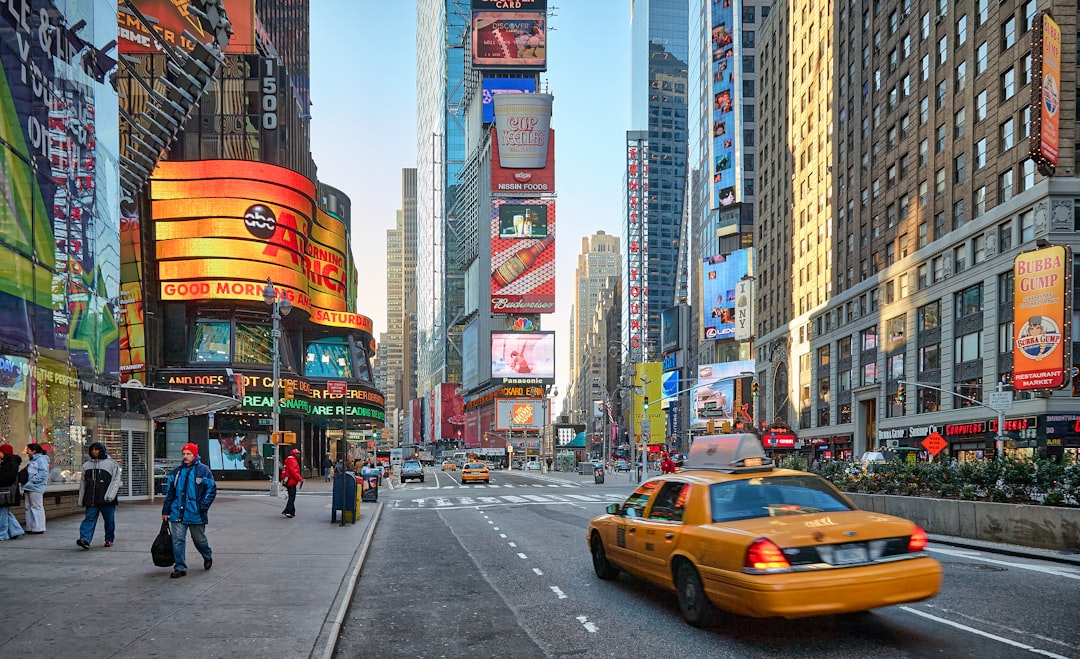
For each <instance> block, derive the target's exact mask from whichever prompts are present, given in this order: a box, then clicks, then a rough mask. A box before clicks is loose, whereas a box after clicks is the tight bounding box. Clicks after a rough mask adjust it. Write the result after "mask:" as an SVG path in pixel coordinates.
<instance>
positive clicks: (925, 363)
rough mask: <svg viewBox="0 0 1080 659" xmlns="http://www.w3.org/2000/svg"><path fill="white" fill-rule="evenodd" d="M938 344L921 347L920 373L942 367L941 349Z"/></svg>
mask: <svg viewBox="0 0 1080 659" xmlns="http://www.w3.org/2000/svg"><path fill="white" fill-rule="evenodd" d="M938 345H939V344H937V343H935V344H933V345H928V346H921V347H920V348H919V373H925V372H926V371H936V370H937V369H939V368H941V351H940V348H939V347H938Z"/></svg>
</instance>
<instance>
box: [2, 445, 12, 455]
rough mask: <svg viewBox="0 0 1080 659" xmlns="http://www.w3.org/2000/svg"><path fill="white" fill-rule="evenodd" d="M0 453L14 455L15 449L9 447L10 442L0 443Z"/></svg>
mask: <svg viewBox="0 0 1080 659" xmlns="http://www.w3.org/2000/svg"><path fill="white" fill-rule="evenodd" d="M0 453H3V454H4V455H15V449H14V448H12V447H11V444H0Z"/></svg>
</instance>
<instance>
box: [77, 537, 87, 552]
mask: <svg viewBox="0 0 1080 659" xmlns="http://www.w3.org/2000/svg"><path fill="white" fill-rule="evenodd" d="M75 544H77V545H79V546H80V547H82V549H83V551H90V543H89V542H87V541H85V540H83V539H82V538H79V539H78V540H76V541H75Z"/></svg>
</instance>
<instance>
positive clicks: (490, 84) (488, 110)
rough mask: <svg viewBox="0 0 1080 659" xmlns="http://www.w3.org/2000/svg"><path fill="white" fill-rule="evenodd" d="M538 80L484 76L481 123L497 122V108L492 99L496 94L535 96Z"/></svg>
mask: <svg viewBox="0 0 1080 659" xmlns="http://www.w3.org/2000/svg"><path fill="white" fill-rule="evenodd" d="M534 93H536V78H499V77H491V76H484V80H483V82H481V83H480V101H481V105H482V107H481V110H480V114H481V117H480V119H481V121H483V122H484V123H491V122H492V121H495V106H494V104H493V103H492V97H493V96H494V95H495V94H534Z"/></svg>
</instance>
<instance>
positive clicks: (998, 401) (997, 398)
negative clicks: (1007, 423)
mask: <svg viewBox="0 0 1080 659" xmlns="http://www.w3.org/2000/svg"><path fill="white" fill-rule="evenodd" d="M1012 406H1013V392H1011V391H991V392H990V402H989V403H987V407H989V408H990V409H992V410H994V411H995V412H1005V411H1007V410H1011V409H1012Z"/></svg>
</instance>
